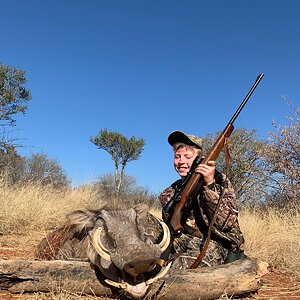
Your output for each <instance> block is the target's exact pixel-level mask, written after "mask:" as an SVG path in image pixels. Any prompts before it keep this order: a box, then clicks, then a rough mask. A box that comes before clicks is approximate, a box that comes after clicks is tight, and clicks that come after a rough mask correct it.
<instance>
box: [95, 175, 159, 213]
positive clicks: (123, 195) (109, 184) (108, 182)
mask: <svg viewBox="0 0 300 300" xmlns="http://www.w3.org/2000/svg"><path fill="white" fill-rule="evenodd" d="M93 188H94V189H95V190H96V193H97V195H98V196H99V198H101V199H105V200H106V201H107V202H108V203H109V207H110V208H113V207H114V205H115V207H114V208H128V207H132V206H134V205H136V204H138V203H146V204H148V205H149V206H150V207H156V206H158V204H159V202H158V197H157V195H155V194H152V193H151V192H150V191H149V190H148V189H147V188H145V187H141V186H139V185H138V184H137V181H136V178H135V177H134V176H129V175H126V174H125V175H124V178H123V180H122V184H121V187H120V191H119V198H118V199H117V200H118V201H117V202H116V201H114V200H115V199H114V198H115V179H114V174H112V173H107V174H104V175H102V176H100V177H99V178H98V179H97V180H96V181H95V182H94V183H93ZM120 200H121V201H120Z"/></svg>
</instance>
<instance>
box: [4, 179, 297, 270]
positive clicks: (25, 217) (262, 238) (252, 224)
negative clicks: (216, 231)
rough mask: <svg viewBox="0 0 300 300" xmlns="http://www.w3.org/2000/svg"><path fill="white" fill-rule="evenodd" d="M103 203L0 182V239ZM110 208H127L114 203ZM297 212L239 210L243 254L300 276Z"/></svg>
mask: <svg viewBox="0 0 300 300" xmlns="http://www.w3.org/2000/svg"><path fill="white" fill-rule="evenodd" d="M98 195H99V194H98ZM105 204H107V203H106V202H105V201H104V200H103V199H101V198H99V196H97V194H96V193H95V191H94V190H93V189H92V188H89V187H85V188H75V189H70V190H67V191H64V192H58V191H56V190H53V189H49V188H48V189H47V188H45V187H42V186H39V185H37V184H35V185H34V184H32V185H27V186H10V185H8V184H7V183H6V182H5V180H0V205H1V209H0V236H1V235H2V236H12V235H16V236H17V235H23V236H26V235H27V236H28V235H30V234H31V233H30V232H33V231H43V232H47V231H50V230H53V229H54V228H57V227H58V226H60V225H61V224H63V223H64V222H65V214H66V213H67V212H69V211H71V210H74V209H79V208H84V207H87V208H93V209H97V208H101V207H103V206H104V205H105ZM109 204H110V206H111V203H109ZM128 205H129V206H130V203H129V204H128ZM113 206H114V207H117V206H119V207H120V208H124V207H125V206H126V205H124V203H121V202H120V203H118V201H114V204H113ZM299 212H300V205H299V207H295V208H292V209H290V210H285V211H276V210H274V209H269V210H264V211H262V210H259V209H257V210H255V209H244V210H242V212H241V213H240V225H241V228H242V231H243V233H244V235H245V240H246V244H245V252H246V254H247V255H248V256H250V257H254V258H258V259H260V260H263V261H267V262H268V263H269V264H271V265H273V266H274V267H276V268H278V269H279V270H282V271H290V272H293V273H294V274H297V275H299V276H300V215H299ZM156 213H157V212H156ZM29 238H30V236H29ZM0 245H1V243H0Z"/></svg>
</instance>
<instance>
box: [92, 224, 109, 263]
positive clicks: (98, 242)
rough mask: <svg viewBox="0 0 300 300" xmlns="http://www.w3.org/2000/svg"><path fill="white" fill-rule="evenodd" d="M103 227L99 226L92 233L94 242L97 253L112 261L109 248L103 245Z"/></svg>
mask: <svg viewBox="0 0 300 300" xmlns="http://www.w3.org/2000/svg"><path fill="white" fill-rule="evenodd" d="M101 231H102V227H98V228H97V229H96V230H95V232H94V233H93V235H92V243H93V246H94V248H95V250H96V251H97V253H98V254H99V255H100V256H101V257H102V258H103V259H105V260H107V261H111V259H110V254H109V252H108V250H107V249H106V248H105V247H104V246H103V244H102V242H101Z"/></svg>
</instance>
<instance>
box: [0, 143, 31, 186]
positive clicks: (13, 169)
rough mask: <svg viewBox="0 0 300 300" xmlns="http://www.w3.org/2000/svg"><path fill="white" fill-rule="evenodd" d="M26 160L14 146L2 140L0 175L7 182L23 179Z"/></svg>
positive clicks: (12, 182) (0, 146)
mask: <svg viewBox="0 0 300 300" xmlns="http://www.w3.org/2000/svg"><path fill="white" fill-rule="evenodd" d="M24 166H25V160H24V158H23V157H21V156H20V155H19V154H18V153H17V151H16V149H15V147H14V146H12V145H11V144H9V143H5V142H0V177H2V178H4V179H5V180H6V181H7V183H9V184H14V183H17V182H19V181H21V180H22V178H23V172H24Z"/></svg>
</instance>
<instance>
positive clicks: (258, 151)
mask: <svg viewBox="0 0 300 300" xmlns="http://www.w3.org/2000/svg"><path fill="white" fill-rule="evenodd" d="M218 135H219V133H217V134H215V135H208V136H207V137H206V138H205V139H204V147H205V151H207V150H208V149H210V148H211V147H212V145H213V143H214V142H215V141H216V139H217V137H218ZM268 149H269V145H268V143H267V142H266V141H262V140H259V139H258V138H257V136H256V131H255V130H246V129H242V128H240V129H236V130H235V131H233V133H232V134H231V136H230V140H229V152H230V157H231V164H230V166H229V168H228V169H227V168H226V162H225V155H224V153H221V155H220V156H219V158H218V160H217V162H218V167H217V168H218V169H219V170H220V171H221V172H223V173H225V174H227V175H228V178H229V179H230V181H231V182H232V184H233V186H234V188H235V191H236V194H237V197H238V199H239V201H240V202H241V203H250V202H251V203H252V202H258V201H263V200H264V199H265V196H266V193H267V189H268V185H269V180H270V179H269V177H268V176H267V173H268V172H267V171H266V169H265V161H264V157H265V156H266V155H267V153H268V151H269V150H268Z"/></svg>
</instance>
